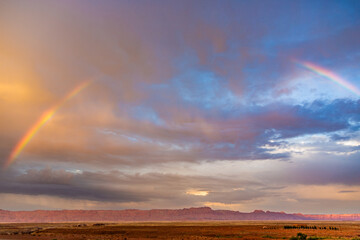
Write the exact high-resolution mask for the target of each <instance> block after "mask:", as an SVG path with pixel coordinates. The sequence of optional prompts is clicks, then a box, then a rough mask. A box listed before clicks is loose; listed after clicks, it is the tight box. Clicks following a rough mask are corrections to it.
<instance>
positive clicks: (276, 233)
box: [0, 221, 360, 240]
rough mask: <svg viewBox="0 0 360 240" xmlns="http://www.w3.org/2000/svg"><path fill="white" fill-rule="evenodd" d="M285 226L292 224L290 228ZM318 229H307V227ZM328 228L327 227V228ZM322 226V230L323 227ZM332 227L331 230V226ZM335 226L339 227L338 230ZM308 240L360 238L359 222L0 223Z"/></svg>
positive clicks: (56, 229) (117, 233) (44, 236)
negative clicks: (300, 236) (301, 239)
mask: <svg viewBox="0 0 360 240" xmlns="http://www.w3.org/2000/svg"><path fill="white" fill-rule="evenodd" d="M284 226H287V228H289V226H291V227H292V228H290V229H287V228H284ZM310 226H311V227H312V228H314V226H316V229H306V228H310ZM325 227H326V229H324V228H325ZM320 228H321V229H320ZM330 228H331V229H330ZM335 228H336V229H335ZM299 232H301V233H304V234H306V235H307V236H308V238H307V239H310V240H311V239H312V240H314V239H348V240H360V222H319V221H310V222H276V221H261V222H260V221H237V222H147V223H143V222H142V223H47V224H43V223H41V224H15V223H9V224H0V239H7V240H10V239H39V240H70V239H74V240H77V239H82V240H85V239H86V240H115V239H116V240H124V239H126V240H135V239H177V240H180V239H183V240H185V239H199V240H200V239H244V240H245V239H263V240H266V239H289V238H290V237H292V236H296V235H297V233H299Z"/></svg>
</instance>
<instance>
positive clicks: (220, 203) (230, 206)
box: [203, 202, 242, 210]
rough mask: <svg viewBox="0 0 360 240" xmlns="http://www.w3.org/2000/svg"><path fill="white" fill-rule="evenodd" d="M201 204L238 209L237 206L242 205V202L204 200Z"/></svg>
mask: <svg viewBox="0 0 360 240" xmlns="http://www.w3.org/2000/svg"><path fill="white" fill-rule="evenodd" d="M203 204H204V205H205V206H207V207H211V208H220V209H228V210H239V208H241V207H242V204H240V203H222V202H204V203H203Z"/></svg>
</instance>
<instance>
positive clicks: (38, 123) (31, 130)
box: [4, 81, 91, 168]
mask: <svg viewBox="0 0 360 240" xmlns="http://www.w3.org/2000/svg"><path fill="white" fill-rule="evenodd" d="M90 83H91V81H84V82H82V83H80V84H79V85H78V86H76V87H75V88H74V89H73V90H72V91H70V92H69V93H68V94H67V95H66V96H65V97H64V98H62V99H61V100H60V101H59V102H58V103H57V104H55V105H54V106H53V107H52V108H50V109H48V110H47V111H45V112H44V113H43V114H42V115H41V116H40V118H39V119H38V120H37V121H36V122H35V123H34V124H33V125H32V126H31V128H29V130H28V131H27V132H26V133H25V135H24V136H23V137H22V138H21V139H20V141H19V142H18V143H17V144H16V145H15V147H14V148H13V150H12V151H11V154H10V156H9V158H8V159H7V161H6V162H5V164H4V168H7V167H8V166H10V164H11V163H12V162H13V161H14V160H15V159H16V158H17V157H18V156H19V155H20V153H21V152H22V150H23V149H24V148H25V147H26V145H27V144H28V143H29V142H30V140H31V139H32V138H33V137H34V135H35V134H36V133H37V132H38V131H39V129H40V128H41V127H42V126H43V125H44V124H45V123H47V122H48V121H49V120H50V119H51V118H52V116H54V114H55V113H56V111H57V110H58V109H59V108H60V107H61V106H63V105H64V104H65V103H66V102H67V101H69V100H70V99H71V98H73V97H74V96H76V95H77V94H78V93H79V92H81V91H82V90H84V89H85V88H86V87H87V86H89V85H90Z"/></svg>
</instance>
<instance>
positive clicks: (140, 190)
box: [0, 168, 263, 204]
mask: <svg viewBox="0 0 360 240" xmlns="http://www.w3.org/2000/svg"><path fill="white" fill-rule="evenodd" d="M0 182H1V183H0V193H12V194H25V195H46V196H56V197H63V198H70V199H85V200H95V201H102V202H107V201H111V202H147V201H150V200H154V199H160V200H171V199H173V200H174V201H175V200H176V199H184V200H186V201H188V202H189V203H191V202H192V203H194V204H195V203H196V202H197V201H198V200H199V199H198V198H196V197H194V196H191V195H188V194H186V192H187V191H188V190H190V189H205V190H206V191H214V193H212V194H211V196H209V198H208V197H204V198H203V199H202V200H204V199H205V200H207V199H209V200H219V196H220V194H221V193H220V192H219V191H222V190H224V189H225V190H226V189H227V190H226V191H227V192H224V193H226V195H228V197H229V198H230V199H229V200H228V201H235V198H236V193H238V195H237V196H239V195H242V197H241V198H238V200H237V201H241V200H249V199H252V198H254V197H258V196H261V195H263V194H262V193H261V192H258V191H255V190H246V191H245V190H244V191H233V190H232V189H233V188H236V187H238V186H239V185H246V186H247V187H249V188H257V187H258V186H261V185H262V184H260V183H258V182H252V181H248V180H239V179H236V180H235V179H234V180H231V179H227V178H221V177H199V176H182V175H171V174H157V173H149V174H125V173H122V172H119V171H112V172H89V171H87V172H81V173H80V172H79V173H74V172H69V171H65V170H54V169H50V168H44V169H40V170H35V169H30V170H27V171H26V172H19V171H10V172H8V173H5V172H3V173H2V175H1V181H0ZM230 190H231V191H230ZM226 198H227V197H225V199H226Z"/></svg>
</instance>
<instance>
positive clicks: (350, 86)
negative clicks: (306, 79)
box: [294, 60, 360, 96]
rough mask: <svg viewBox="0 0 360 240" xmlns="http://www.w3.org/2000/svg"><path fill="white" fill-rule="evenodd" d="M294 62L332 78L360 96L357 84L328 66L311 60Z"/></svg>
mask: <svg viewBox="0 0 360 240" xmlns="http://www.w3.org/2000/svg"><path fill="white" fill-rule="evenodd" d="M294 62H296V63H298V64H299V65H301V66H303V67H305V68H306V69H309V70H310V71H312V72H314V73H316V74H318V75H320V76H323V77H326V78H327V79H330V80H331V81H333V82H335V83H337V84H339V85H340V86H342V87H343V88H346V89H348V90H350V91H351V92H353V93H355V94H356V95H358V96H360V89H359V88H357V87H356V86H355V85H353V84H352V83H350V82H349V81H347V80H345V79H343V78H342V77H340V76H339V75H337V74H336V73H334V72H332V71H330V70H328V69H326V68H323V67H321V66H319V65H316V64H314V63H311V62H303V61H298V60H294Z"/></svg>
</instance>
